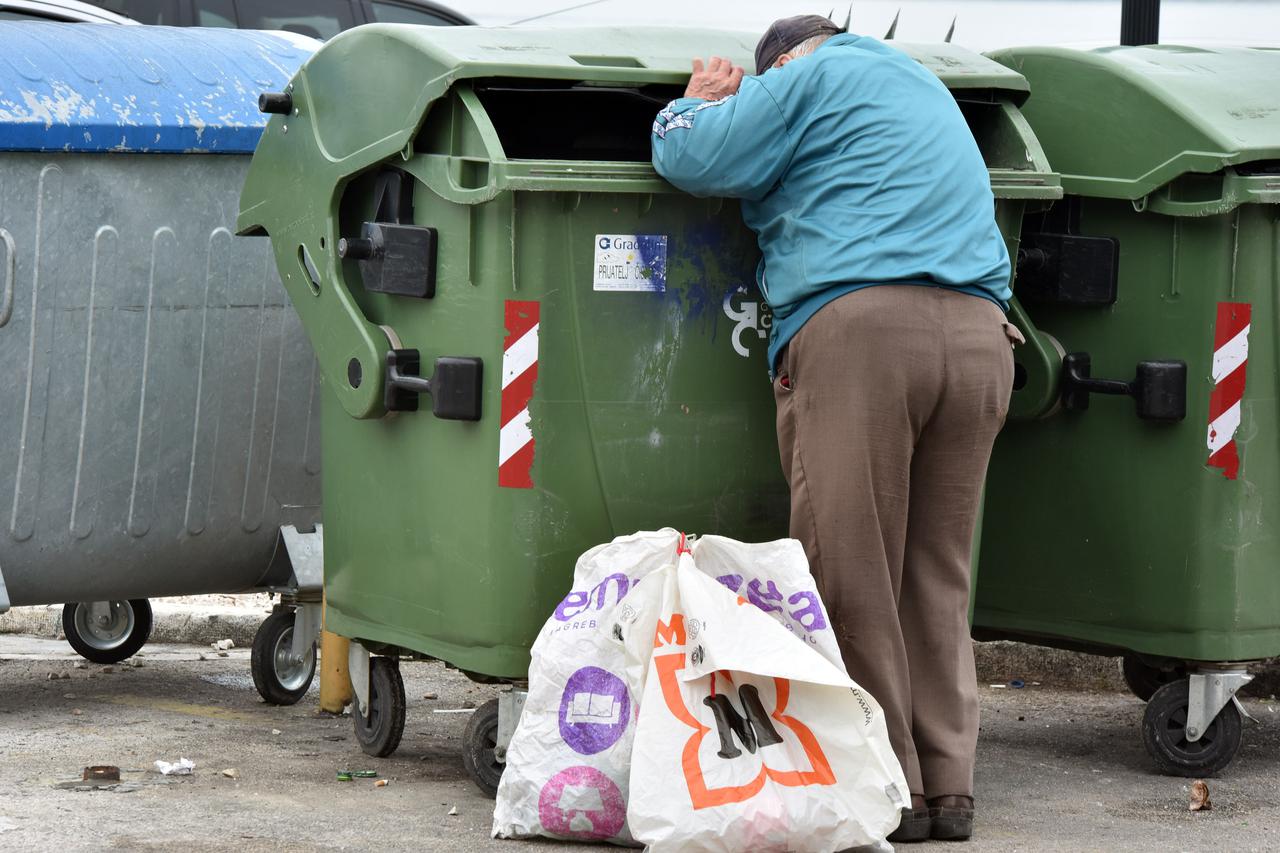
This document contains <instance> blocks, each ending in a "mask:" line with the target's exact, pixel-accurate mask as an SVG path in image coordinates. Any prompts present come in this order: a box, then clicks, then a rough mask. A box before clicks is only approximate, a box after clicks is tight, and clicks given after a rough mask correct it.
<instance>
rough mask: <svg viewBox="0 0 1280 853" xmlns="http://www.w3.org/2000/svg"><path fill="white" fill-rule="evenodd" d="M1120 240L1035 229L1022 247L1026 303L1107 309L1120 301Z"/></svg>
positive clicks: (1020, 286)
mask: <svg viewBox="0 0 1280 853" xmlns="http://www.w3.org/2000/svg"><path fill="white" fill-rule="evenodd" d="M1119 268H1120V241H1119V240H1116V239H1115V238H1113V237H1083V236H1080V235H1078V234H1052V233H1042V232H1031V233H1026V234H1023V235H1022V246H1021V248H1019V249H1018V295H1019V296H1020V297H1021V298H1022V300H1023V301H1024V302H1047V303H1053V304H1056V305H1074V306H1077V307H1084V308H1105V307H1106V306H1108V305H1114V304H1115V301H1116V291H1117V281H1118V276H1119Z"/></svg>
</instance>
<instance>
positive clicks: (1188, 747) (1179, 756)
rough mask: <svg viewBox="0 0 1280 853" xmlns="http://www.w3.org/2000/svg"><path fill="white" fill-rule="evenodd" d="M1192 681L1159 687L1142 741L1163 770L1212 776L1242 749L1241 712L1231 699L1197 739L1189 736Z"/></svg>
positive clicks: (1147, 714) (1144, 719)
mask: <svg viewBox="0 0 1280 853" xmlns="http://www.w3.org/2000/svg"><path fill="white" fill-rule="evenodd" d="M1189 690H1190V682H1189V681H1188V680H1187V679H1185V678H1183V679H1181V680H1179V681H1173V682H1170V683H1169V684H1166V685H1164V686H1163V687H1161V688H1160V689H1159V690H1157V691H1156V692H1155V693H1154V694H1153V695H1152V696H1151V699H1150V701H1149V702H1147V709H1146V712H1145V713H1144V714H1143V716H1142V742H1143V745H1144V746H1146V748H1147V752H1149V753H1150V754H1151V757H1152V758H1153V759H1155V762H1156V764H1158V765H1160V769H1161V770H1162V771H1164V772H1165V773H1167V774H1169V775H1171V776H1186V777H1188V778H1192V777H1197V776H1212V775H1214V774H1215V773H1217V772H1218V771H1219V770H1222V769H1223V768H1224V767H1226V766H1227V765H1228V764H1230V763H1231V759H1232V758H1234V757H1235V754H1236V751H1237V750H1239V749H1240V740H1241V737H1242V730H1241V724H1240V711H1239V710H1238V709H1237V708H1236V705H1235V703H1234V702H1228V703H1227V704H1226V705H1225V706H1224V707H1223V709H1222V710H1221V711H1219V712H1218V716H1216V717H1214V719H1213V722H1212V723H1210V724H1209V726H1208V728H1206V729H1205V732H1204V734H1203V735H1201V736H1200V739H1199V740H1197V741H1190V740H1188V739H1187V732H1186V727H1187V706H1188V692H1189Z"/></svg>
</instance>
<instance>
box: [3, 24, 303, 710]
mask: <svg viewBox="0 0 1280 853" xmlns="http://www.w3.org/2000/svg"><path fill="white" fill-rule="evenodd" d="M318 46H319V43H318V42H313V41H311V40H309V39H303V38H299V37H296V36H290V35H289V34H269V33H255V32H242V31H241V32H237V31H233V30H178V29H169V28H161V27H112V26H81V25H66V24H43V23H41V24H35V23H0V364H3V365H4V367H5V369H4V370H3V371H2V372H0V612H3V611H4V610H6V609H8V607H9V606H10V605H15V606H16V605H23V604H49V603H63V602H69V604H68V605H67V607H66V608H65V609H64V614H63V626H64V628H65V629H66V634H67V638H68V640H69V641H70V642H71V643H72V645H73V646H74V647H75V648H76V650H77V651H79V652H80V653H81V654H83V655H85V656H86V657H88V658H90V659H92V660H97V661H102V662H107V661H112V660H119V659H123V658H124V657H127V656H128V655H130V654H133V653H134V652H136V651H137V649H138V648H139V647H141V645H142V644H143V643H145V642H146V639H147V634H148V632H149V630H150V622H151V617H150V606H149V605H148V603H147V601H146V599H147V598H149V597H156V596H167V595H187V594H197V593H212V592H238V591H246V590H251V589H263V588H273V589H276V590H279V591H281V592H282V593H285V596H284V597H283V599H282V607H281V608H279V611H280V612H278V613H276V614H273V616H272V617H271V618H270V619H268V620H267V622H266V623H264V628H263V630H262V631H260V632H259V644H258V645H261V646H263V648H262V649H255V652H258V653H257V654H255V655H254V660H255V664H258V666H255V680H257V681H258V682H259V689H260V690H262V691H263V695H264V696H265V697H266V698H268V699H272V700H275V701H296V700H297V698H299V697H300V696H301V695H302V693H303V692H305V690H306V688H307V686H308V685H309V683H310V680H311V675H312V672H313V671H314V666H315V656H314V651H312V650H311V649H312V645H313V644H314V639H315V626H316V625H317V624H318V610H319V606H318V601H319V577H318V565H317V566H316V572H315V573H314V574H315V577H314V579H312V580H308V578H307V577H305V575H306V568H307V566H306V565H303V564H307V565H309V564H310V563H311V562H317V563H318V561H315V560H304V559H300V558H299V559H293V560H291V559H290V556H291V554H292V555H293V556H295V557H296V556H297V555H298V554H299V553H304V552H306V553H310V550H311V549H310V543H309V542H308V541H307V537H306V536H305V535H302V534H298V533H297V531H299V530H302V531H307V530H311V529H313V528H314V527H315V524H316V522H317V521H318V518H319V503H320V492H319V486H320V483H319V459H320V457H319V435H318V419H317V412H318V392H317V376H316V371H315V363H314V359H313V357H312V355H311V350H310V347H309V346H308V345H307V341H306V336H305V335H304V334H303V331H302V327H301V325H300V324H299V322H298V320H297V317H296V316H295V314H294V312H293V310H292V309H291V308H290V307H289V305H288V303H287V300H286V298H285V294H284V291H283V289H282V288H281V285H280V282H279V279H278V276H277V274H276V270H275V265H274V263H273V261H272V259H271V257H270V252H269V247H268V246H267V245H266V244H265V243H263V242H261V241H254V240H248V239H242V238H239V237H234V236H233V235H232V229H233V228H234V224H235V215H236V211H237V208H238V198H239V193H240V187H241V186H242V184H243V183H244V176H245V172H246V170H247V169H248V166H249V155H250V154H252V152H253V149H254V146H255V145H256V144H257V141H258V137H259V135H260V134H261V132H262V126H263V124H264V121H263V117H262V116H261V115H260V113H259V112H258V109H257V98H258V93H259V92H261V91H263V90H269V89H275V88H280V87H282V86H283V85H284V84H285V83H287V82H288V80H289V78H290V77H291V76H292V75H293V73H294V72H295V71H296V70H297V68H298V67H299V65H300V64H301V63H302V62H303V61H304V60H305V59H306V58H307V57H308V56H309V55H310V52H311V50H312V49H313V48H314V47H318ZM282 528H286V532H287V533H288V536H287V537H286V536H284V535H283V534H282V532H281V529H282ZM299 575H303V576H302V577H300V576H299ZM299 601H302V602H304V603H308V604H309V606H307V607H304V608H301V609H300V610H299V611H298V612H299V613H300V614H301V620H302V622H303V623H305V624H303V625H301V626H300V630H298V631H297V632H295V631H294V621H295V616H294V614H293V605H295V604H297V603H298V602H299ZM311 602H315V603H314V604H312V603H311ZM295 636H296V640H295ZM263 664H265V665H266V666H265V669H263ZM260 669H262V670H263V671H261V672H259V671H258V670H260Z"/></svg>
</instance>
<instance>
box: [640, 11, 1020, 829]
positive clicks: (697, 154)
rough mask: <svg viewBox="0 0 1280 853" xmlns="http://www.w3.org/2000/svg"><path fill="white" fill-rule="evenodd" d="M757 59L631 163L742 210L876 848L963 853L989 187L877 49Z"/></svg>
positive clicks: (927, 76)
mask: <svg viewBox="0 0 1280 853" xmlns="http://www.w3.org/2000/svg"><path fill="white" fill-rule="evenodd" d="M755 59H756V74H755V76H745V75H744V71H743V69H742V68H740V67H735V66H734V65H733V64H732V63H730V62H729V61H727V60H724V59H721V58H717V57H712V58H711V59H710V60H709V62H708V63H707V64H706V65H705V66H704V65H703V63H702V61H701V60H700V59H695V60H694V61H693V76H692V77H691V78H690V80H689V85H688V88H687V89H686V91H685V96H684V97H683V98H679V99H677V100H675V101H672V102H671V103H670V104H668V105H667V106H666V107H665V108H664V109H663V110H662V111H661V112H659V113H658V116H657V119H656V120H655V121H654V124H653V133H652V141H653V164H654V166H655V167H656V168H657V170H658V172H659V174H661V175H662V176H663V177H665V178H666V179H667V180H669V181H670V182H671V183H672V184H674V185H675V186H677V187H679V188H681V189H683V190H685V191H687V192H690V193H692V194H694V195H698V196H729V197H735V198H740V199H742V213H743V218H744V219H745V220H746V223H747V224H748V225H749V226H750V227H751V228H752V229H753V230H754V231H755V232H756V235H757V237H758V238H759V243H760V250H761V253H762V255H763V259H762V260H761V262H760V267H759V270H758V271H757V283H758V285H759V288H760V291H761V293H762V295H763V296H764V298H765V299H766V301H767V302H768V304H769V306H770V307H771V308H772V310H773V327H772V332H771V337H770V340H769V350H768V352H769V370H770V374H771V376H772V378H773V390H774V396H775V399H776V402H777V416H778V420H777V427H778V446H779V449H780V452H781V455H782V468H783V471H784V473H785V475H786V477H787V478H788V480H789V481H790V486H791V533H792V535H793V536H794V537H796V538H797V539H799V540H800V541H801V542H803V543H804V547H805V552H806V554H807V555H808V558H809V563H810V566H811V567H812V571H813V575H814V578H815V579H816V581H817V584H818V588H819V590H820V592H821V594H822V596H823V598H824V599H825V601H826V605H827V608H828V610H829V613H830V615H831V620H832V625H833V626H834V629H835V631H836V635H837V640H838V642H839V645H840V650H841V653H842V654H843V656H844V660H845V664H846V666H847V667H848V669H849V674H850V675H851V676H852V677H853V678H854V680H856V681H858V682H859V683H860V684H861V685H862V686H863V687H865V688H866V689H867V690H869V691H870V692H871V694H872V695H873V696H875V697H876V699H877V700H879V702H880V704H881V706H882V707H883V709H884V713H885V717H886V720H887V723H888V728H889V734H890V738H891V740H892V742H893V746H894V751H895V752H896V753H897V756H898V760H899V761H900V762H901V763H902V767H903V770H904V772H905V774H906V778H907V782H908V784H909V786H910V788H911V792H912V803H911V807H910V808H904V809H903V810H902V822H901V823H900V824H899V827H898V829H897V830H896V831H895V832H894V834H893V835H891V836H890V840H892V841H922V840H924V839H927V838H930V837H933V838H949V839H965V838H968V837H969V836H970V835H971V834H972V831H973V765H974V752H975V749H976V746H977V736H978V695H977V685H976V678H975V674H974V661H973V650H972V646H971V644H970V641H969V627H968V621H967V613H968V606H969V575H970V543H971V542H972V541H973V534H974V526H975V522H976V517H977V514H978V506H979V501H980V496H981V491H982V482H983V478H984V476H985V474H986V469H987V462H988V460H989V458H990V455H991V446H992V442H993V441H994V440H995V437H996V433H997V432H999V430H1000V428H1001V426H1002V425H1003V424H1004V420H1005V415H1006V413H1007V411H1008V406H1009V398H1010V394H1011V392H1012V386H1013V356H1012V352H1011V344H1012V343H1013V342H1015V341H1020V340H1021V338H1020V335H1019V333H1018V331H1017V329H1015V328H1014V327H1013V326H1011V325H1009V324H1008V323H1007V322H1006V320H1005V314H1004V308H1005V306H1006V300H1008V299H1009V297H1010V293H1011V291H1010V287H1009V279H1010V268H1009V255H1008V252H1007V251H1006V249H1005V245H1004V241H1003V239H1002V238H1001V235H1000V231H999V229H998V228H997V226H996V221H995V207H994V198H993V196H992V194H991V188H990V183H989V178H988V174H987V170H986V167H985V165H984V164H983V160H982V155H981V154H980V153H979V151H978V147H977V145H976V143H975V142H974V140H973V137H972V135H971V134H970V132H969V129H968V127H967V125H966V124H965V120H964V117H963V116H962V115H961V113H960V109H959V108H958V107H957V105H956V102H955V100H954V99H953V98H952V96H951V95H950V94H949V93H948V91H947V89H946V87H945V86H943V84H942V83H941V82H940V81H939V80H938V79H937V78H936V77H935V76H934V75H933V74H932V73H930V72H929V71H928V70H926V69H925V68H924V67H923V66H921V65H920V64H918V63H917V62H915V61H914V60H912V59H911V58H909V57H908V56H907V55H905V54H903V53H901V52H899V51H897V50H895V49H893V48H891V47H889V46H887V45H885V44H882V43H881V42H879V41H877V40H876V39H873V38H867V37H865V36H859V35H854V34H852V33H849V32H846V31H845V29H844V28H840V27H837V26H836V25H835V24H834V23H832V22H831V21H830V20H828V19H827V18H822V17H819V16H816V15H803V16H798V17H793V18H786V19H783V20H779V21H777V22H775V23H774V24H773V25H772V26H771V27H769V29H768V31H767V32H766V33H765V34H764V37H763V38H761V39H760V43H759V45H758V46H757V47H756V55H755Z"/></svg>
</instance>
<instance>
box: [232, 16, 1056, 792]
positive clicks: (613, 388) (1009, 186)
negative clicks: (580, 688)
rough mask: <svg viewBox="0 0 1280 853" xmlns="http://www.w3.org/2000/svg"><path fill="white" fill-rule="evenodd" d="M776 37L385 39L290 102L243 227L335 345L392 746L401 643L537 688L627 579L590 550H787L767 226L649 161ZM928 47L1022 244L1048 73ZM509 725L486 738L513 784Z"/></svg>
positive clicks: (335, 381) (352, 40)
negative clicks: (591, 572)
mask: <svg viewBox="0 0 1280 853" xmlns="http://www.w3.org/2000/svg"><path fill="white" fill-rule="evenodd" d="M755 39H756V35H755V34H746V33H726V32H712V31H697V30H661V29H642V28H638V29H626V30H622V29H601V30H552V31H538V30H524V29H511V30H503V29H497V30H482V29H472V28H456V29H448V30H444V29H435V28H429V27H421V28H419V27H406V26H390V25H374V26H367V27H360V28H358V29H355V30H353V31H350V32H347V33H343V34H341V35H339V36H337V37H336V38H334V39H332V40H331V41H330V42H328V43H327V44H326V45H325V46H324V47H323V48H322V49H321V50H320V51H319V52H318V53H317V54H316V55H315V57H314V58H313V59H312V60H311V61H309V62H308V63H307V64H306V65H305V66H304V67H303V68H302V69H301V70H300V71H299V73H298V75H297V76H296V77H295V78H294V80H293V82H292V83H291V84H290V85H289V87H288V89H287V90H286V91H285V92H277V93H267V94H265V95H264V96H263V99H262V105H263V108H264V109H265V110H267V111H269V112H274V113H277V115H275V116H274V117H273V118H272V119H271V121H270V122H269V124H268V127H267V130H266V132H265V133H264V135H263V137H262V141H261V143H260V144H259V147H258V151H257V153H256V155H255V158H254V161H253V165H252V169H251V172H250V175H249V178H248V181H247V184H246V187H245V190H244V193H243V196H242V199H241V213H240V219H239V228H240V230H241V231H242V233H258V234H261V233H269V235H270V237H271V240H272V244H273V250H274V252H275V257H276V261H277V264H278V266H279V268H280V272H281V277H282V280H283V281H284V284H285V287H286V289H287V290H288V292H289V294H290V297H291V299H292V301H293V304H294V305H295V307H296V308H297V310H298V312H299V314H300V316H301V318H302V321H303V324H304V326H305V328H306V330H307V332H308V334H309V335H310V339H311V342H312V345H313V346H314V348H315V350H316V354H317V356H318V359H319V364H320V369H321V375H322V386H323V389H324V400H323V405H322V426H323V462H324V466H325V467H324V471H325V476H324V486H323V488H324V514H325V525H324V538H325V582H326V591H327V600H328V612H327V613H328V615H327V627H328V629H329V630H331V631H334V632H336V633H339V634H342V635H345V636H348V637H351V638H353V639H354V640H356V641H358V643H359V644H360V645H361V646H363V648H364V649H366V650H369V651H372V652H373V653H374V654H376V655H379V657H375V658H373V659H372V660H371V661H369V660H368V659H367V658H365V659H363V660H362V659H360V656H359V654H357V655H356V656H355V657H354V658H353V669H352V672H353V682H354V683H355V687H356V693H357V697H358V703H359V705H360V713H358V714H356V715H355V716H356V730H357V734H358V735H359V739H360V741H361V744H362V746H363V747H364V748H365V749H366V751H369V752H371V753H374V754H387V753H389V752H390V751H392V750H394V749H395V747H396V745H397V742H398V740H399V735H400V730H401V728H402V727H403V720H404V707H403V688H402V687H401V686H400V680H399V675H398V673H397V670H396V664H395V661H396V659H397V657H398V656H400V655H403V654H411V655H417V656H428V657H432V658H438V659H442V660H444V661H446V662H448V663H449V664H451V665H453V666H456V667H458V668H459V669H461V670H463V671H465V672H466V673H468V674H469V675H471V676H472V677H475V678H478V679H484V680H519V679H522V678H524V677H525V676H526V673H527V667H528V663H529V651H528V650H529V646H530V644H531V643H532V641H533V639H534V638H535V636H536V635H537V632H538V630H539V629H540V627H541V626H542V624H543V622H544V620H546V619H548V618H549V616H551V615H552V614H554V615H555V618H557V619H561V620H562V621H563V622H564V623H565V628H566V630H587V629H590V628H591V626H592V625H593V623H592V620H591V617H592V613H593V609H594V608H598V607H599V606H600V605H601V603H602V602H603V601H604V600H605V597H606V596H618V595H620V594H623V593H625V590H626V588H627V585H628V582H627V581H626V579H625V577H623V578H622V581H621V583H613V584H610V585H608V588H604V589H596V590H575V591H573V592H571V593H570V594H569V595H568V597H566V596H565V592H566V589H567V586H568V582H569V580H570V578H571V576H572V568H573V565H574V561H575V559H576V557H577V556H578V555H579V554H580V553H581V552H582V551H584V550H585V549H587V548H588V547H591V546H592V545H595V544H597V543H600V542H605V541H608V540H609V539H610V538H612V537H614V536H615V535H619V534H624V533H629V532H632V531H635V530H641V529H653V528H658V527H662V526H673V527H678V528H680V529H684V530H689V531H695V532H699V533H712V532H715V533H722V534H726V535H730V536H733V537H736V538H740V539H746V540H762V539H771V538H777V537H781V536H785V535H786V531H787V511H788V503H789V498H788V494H787V487H786V484H785V482H784V480H783V478H782V475H781V469H780V465H779V462H778V453H777V446H776V439H775V433H774V419H775V412H774V404H773V400H772V393H771V389H770V384H769V382H768V377H767V373H766V364H765V357H764V352H765V346H766V339H767V336H768V329H769V319H770V318H769V313H768V311H767V308H766V306H765V305H764V303H763V300H762V299H761V298H760V296H759V295H758V292H757V290H756V289H755V268H756V264H757V260H758V250H757V248H756V244H755V239H754V236H753V235H752V234H751V232H750V231H749V230H747V229H746V228H745V226H744V225H743V224H742V222H741V218H740V214H739V211H738V208H737V205H736V203H735V202H732V201H724V200H720V199H710V200H708V199H695V198H691V197H688V196H686V195H683V194H681V193H679V192H677V191H676V190H675V189H674V188H673V187H671V186H670V185H669V184H667V183H665V182H664V181H662V180H661V179H659V178H658V177H657V175H656V173H655V172H654V170H653V168H652V166H651V164H650V149H649V132H650V127H651V125H652V122H653V119H654V116H655V115H656V113H657V112H658V110H659V109H661V107H662V106H663V105H665V104H666V103H667V102H668V101H670V100H671V99H673V98H675V97H677V96H679V95H680V94H681V93H682V91H683V89H684V85H685V83H686V81H687V79H688V74H689V67H690V58H691V57H693V56H695V55H700V56H706V55H707V54H709V53H714V54H719V55H722V56H728V57H733V58H735V60H737V61H739V62H741V63H744V64H745V63H747V62H748V61H749V60H750V57H751V54H752V50H753V47H754V43H755ZM903 47H904V49H907V50H908V51H910V52H911V53H913V55H915V56H916V57H917V58H918V59H919V60H920V61H921V62H923V63H925V64H926V65H928V67H930V68H932V69H934V70H935V71H936V72H937V73H939V75H940V76H941V77H942V79H943V80H944V81H945V82H946V83H947V84H948V85H950V86H951V87H952V88H953V89H954V90H955V93H956V97H957V98H958V99H959V100H960V102H961V105H962V108H963V109H964V112H965V115H966V116H967V117H968V119H969V122H970V124H971V126H972V127H973V129H974V133H975V136H977V138H978V140H979V142H980V144H981V147H982V149H983V151H984V153H985V154H986V156H987V158H988V164H989V165H990V167H991V174H992V181H993V186H995V188H996V192H997V194H998V195H999V196H1000V198H1001V201H1000V211H999V216H1000V221H1001V223H1002V225H1003V226H1004V228H1005V232H1006V234H1008V235H1009V239H1010V241H1011V248H1013V249H1016V243H1017V238H1018V227H1019V223H1020V221H1021V215H1022V208H1023V206H1024V205H1025V204H1026V203H1027V201H1028V200H1037V199H1052V198H1057V197H1059V196H1060V194H1061V190H1060V188H1059V187H1058V185H1057V179H1056V176H1055V175H1053V174H1051V173H1049V171H1048V169H1047V166H1046V165H1045V162H1044V156H1043V154H1042V152H1041V151H1040V149H1039V147H1038V145H1037V144H1036V142H1035V139H1034V137H1033V136H1032V135H1031V134H1030V131H1029V130H1028V128H1027V126H1026V123H1025V121H1023V120H1022V119H1021V117H1020V115H1019V114H1018V110H1017V104H1018V103H1020V102H1021V100H1022V99H1023V98H1024V97H1025V95H1026V91H1027V87H1026V83H1025V81H1024V80H1023V79H1022V78H1021V77H1020V76H1019V75H1018V74H1016V73H1014V72H1011V71H1009V70H1007V69H1005V68H1003V67H1001V66H999V65H998V64H996V63H994V62H992V61H990V60H988V59H985V58H983V57H981V56H978V55H976V54H972V53H968V52H966V51H963V50H962V49H960V48H957V47H954V46H950V45H941V46H938V47H936V48H934V47H928V48H923V47H921V48H915V47H910V46H905V45H904V46H903ZM365 666H368V667H369V668H368V669H367V670H366V669H365ZM366 673H367V674H366ZM365 685H367V688H366V686H365ZM503 707H504V708H508V706H506V705H504V706H503ZM508 710H510V709H509V708H508ZM497 715H498V712H497V711H496V710H494V709H493V708H491V707H488V706H487V707H486V708H485V709H481V712H478V713H477V714H476V715H475V716H474V718H473V721H472V722H473V725H472V727H471V728H470V729H469V730H468V738H474V739H476V744H477V749H476V750H474V752H475V753H476V754H481V753H484V754H485V755H487V756H488V757H487V758H486V759H485V761H487V763H488V764H487V769H486V767H479V768H477V767H476V766H473V765H474V764H475V761H474V759H473V760H472V761H469V762H468V767H469V769H471V770H472V772H473V774H475V775H477V779H478V781H481V782H483V781H484V779H486V778H487V779H488V780H489V781H490V782H491V783H495V784H496V773H497V772H500V770H501V764H500V762H499V761H498V760H497V759H496V758H494V752H493V748H492V744H491V743H490V741H493V740H494V739H495V738H497V740H498V741H499V742H501V740H502V738H503V737H505V736H509V734H510V731H511V726H509V725H504V726H503V727H502V728H501V729H499V726H498V720H497ZM486 738H487V739H488V740H485V739H486ZM469 743H470V741H469ZM486 743H488V744H489V746H488V748H487V752H485V749H484V745H485V744H486ZM472 752H473V750H470V749H468V751H467V753H466V754H471V753H472ZM498 755H499V756H500V755H501V750H499V752H498ZM486 774H487V775H486Z"/></svg>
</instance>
